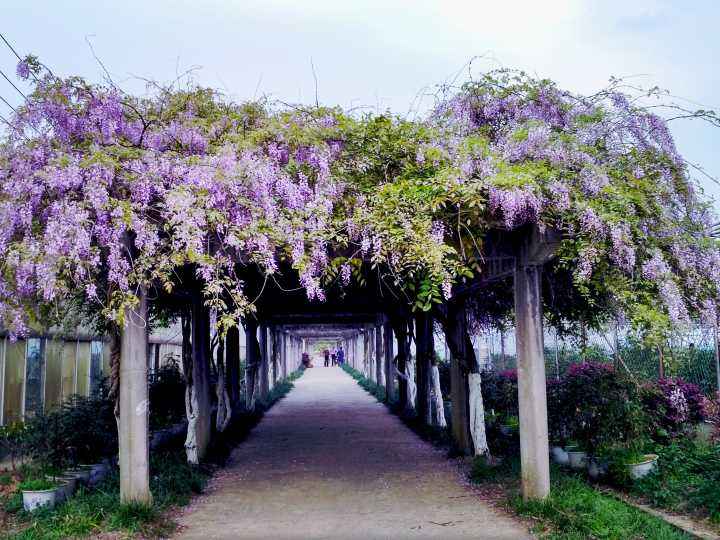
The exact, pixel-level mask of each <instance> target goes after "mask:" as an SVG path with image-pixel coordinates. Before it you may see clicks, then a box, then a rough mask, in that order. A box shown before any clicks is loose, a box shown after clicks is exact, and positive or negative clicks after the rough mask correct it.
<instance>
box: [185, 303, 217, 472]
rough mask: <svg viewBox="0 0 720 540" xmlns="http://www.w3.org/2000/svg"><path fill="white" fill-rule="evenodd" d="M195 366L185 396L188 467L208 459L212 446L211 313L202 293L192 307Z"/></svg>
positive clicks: (193, 364)
mask: <svg viewBox="0 0 720 540" xmlns="http://www.w3.org/2000/svg"><path fill="white" fill-rule="evenodd" d="M191 333H192V365H191V369H190V373H191V376H190V377H188V387H187V392H186V394H185V407H186V411H187V417H188V431H187V438H186V440H185V451H186V453H187V459H188V463H192V464H198V463H200V460H202V459H203V458H204V457H205V454H206V453H207V449H208V445H209V444H210V432H211V418H210V416H211V407H210V350H209V349H210V312H209V310H208V309H207V308H206V307H205V305H204V301H203V297H202V293H200V292H196V293H195V294H194V295H193V305H192V331H191Z"/></svg>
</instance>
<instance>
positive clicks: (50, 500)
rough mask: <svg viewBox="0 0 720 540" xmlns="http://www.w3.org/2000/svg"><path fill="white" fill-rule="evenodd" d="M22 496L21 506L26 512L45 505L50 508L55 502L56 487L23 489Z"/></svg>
mask: <svg viewBox="0 0 720 540" xmlns="http://www.w3.org/2000/svg"><path fill="white" fill-rule="evenodd" d="M22 497H23V507H24V508H25V510H27V511H28V512H32V511H34V510H37V509H38V508H42V507H45V506H47V507H50V508H52V507H53V506H55V504H56V503H57V488H52V489H43V490H41V491H25V490H23V492H22Z"/></svg>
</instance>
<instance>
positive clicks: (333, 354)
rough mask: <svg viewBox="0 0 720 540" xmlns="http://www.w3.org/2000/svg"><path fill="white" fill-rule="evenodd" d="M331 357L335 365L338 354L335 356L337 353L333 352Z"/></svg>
mask: <svg viewBox="0 0 720 540" xmlns="http://www.w3.org/2000/svg"><path fill="white" fill-rule="evenodd" d="M330 359H331V360H332V365H333V366H334V365H335V364H337V356H335V353H332V354H331V355H330Z"/></svg>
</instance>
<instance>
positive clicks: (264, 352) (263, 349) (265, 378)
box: [258, 325, 270, 400]
mask: <svg viewBox="0 0 720 540" xmlns="http://www.w3.org/2000/svg"><path fill="white" fill-rule="evenodd" d="M267 334H268V327H267V326H265V325H261V326H260V374H259V375H260V377H259V379H260V380H259V384H258V386H259V388H260V398H261V399H263V400H266V399H267V398H268V395H269V394H270V362H269V358H268V356H269V355H268V339H267Z"/></svg>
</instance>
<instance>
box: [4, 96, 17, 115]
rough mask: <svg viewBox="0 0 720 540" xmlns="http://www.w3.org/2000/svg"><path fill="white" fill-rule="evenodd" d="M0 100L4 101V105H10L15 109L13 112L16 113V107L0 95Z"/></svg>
mask: <svg viewBox="0 0 720 540" xmlns="http://www.w3.org/2000/svg"><path fill="white" fill-rule="evenodd" d="M0 101H2V102H3V103H5V105H7V106H8V107H10V108H11V109H12V110H13V111H15V113H17V109H16V108H15V107H13V106H12V105H11V104H10V102H9V101H8V100H7V99H5V98H4V97H2V96H0Z"/></svg>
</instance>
